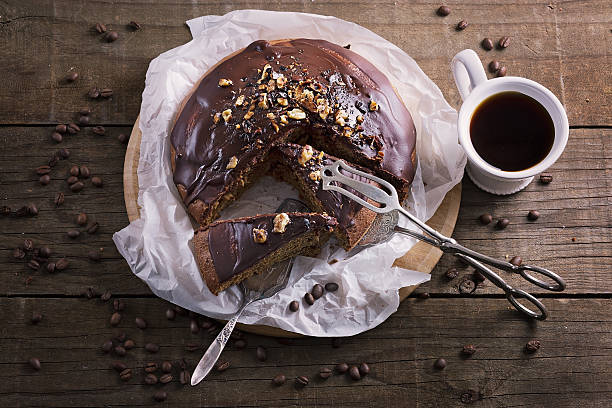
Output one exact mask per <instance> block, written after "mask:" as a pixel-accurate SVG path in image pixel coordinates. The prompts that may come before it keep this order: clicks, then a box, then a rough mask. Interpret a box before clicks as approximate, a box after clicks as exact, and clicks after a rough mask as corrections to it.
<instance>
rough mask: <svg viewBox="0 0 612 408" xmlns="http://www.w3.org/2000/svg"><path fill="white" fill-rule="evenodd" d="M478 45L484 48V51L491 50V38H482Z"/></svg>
mask: <svg viewBox="0 0 612 408" xmlns="http://www.w3.org/2000/svg"><path fill="white" fill-rule="evenodd" d="M480 45H481V46H482V48H484V49H485V50H486V51H491V50H492V49H493V40H491V39H490V38H485V39H484V40H482V42H481V43H480Z"/></svg>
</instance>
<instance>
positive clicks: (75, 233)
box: [68, 230, 81, 239]
mask: <svg viewBox="0 0 612 408" xmlns="http://www.w3.org/2000/svg"><path fill="white" fill-rule="evenodd" d="M79 235H81V233H80V232H79V231H78V230H70V231H68V237H69V238H72V239H75V238H77V237H78V236H79Z"/></svg>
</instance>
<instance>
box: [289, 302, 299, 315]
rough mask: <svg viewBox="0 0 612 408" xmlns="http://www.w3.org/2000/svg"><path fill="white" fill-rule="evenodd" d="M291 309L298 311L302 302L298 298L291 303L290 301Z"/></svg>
mask: <svg viewBox="0 0 612 408" xmlns="http://www.w3.org/2000/svg"><path fill="white" fill-rule="evenodd" d="M289 310H291V311H292V312H297V311H298V310H300V302H298V301H297V300H293V301H291V303H289Z"/></svg>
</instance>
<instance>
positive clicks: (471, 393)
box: [461, 390, 480, 404]
mask: <svg viewBox="0 0 612 408" xmlns="http://www.w3.org/2000/svg"><path fill="white" fill-rule="evenodd" d="M479 399H480V393H479V392H478V391H475V390H467V391H465V392H464V393H463V394H461V402H462V403H464V404H472V403H474V402H476V401H478V400H479Z"/></svg>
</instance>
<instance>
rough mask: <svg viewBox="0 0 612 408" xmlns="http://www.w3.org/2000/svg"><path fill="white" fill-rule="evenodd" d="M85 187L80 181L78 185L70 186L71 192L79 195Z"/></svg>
mask: <svg viewBox="0 0 612 408" xmlns="http://www.w3.org/2000/svg"><path fill="white" fill-rule="evenodd" d="M83 187H85V184H83V183H82V182H80V181H77V182H76V183H74V184H72V185H71V186H70V190H71V191H72V192H73V193H78V192H79V191H81V190H82V189H83Z"/></svg>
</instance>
